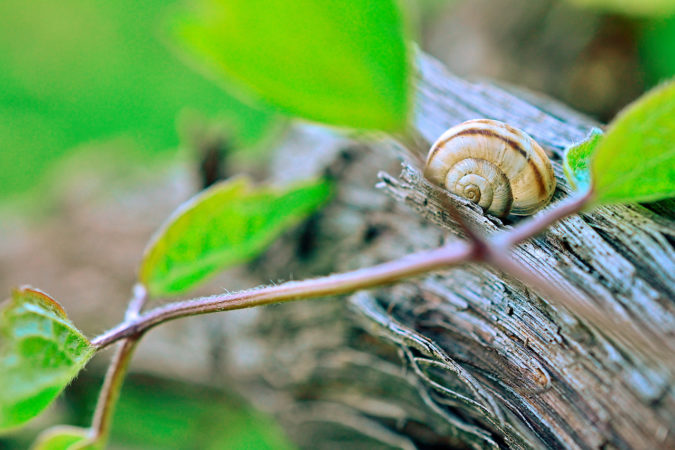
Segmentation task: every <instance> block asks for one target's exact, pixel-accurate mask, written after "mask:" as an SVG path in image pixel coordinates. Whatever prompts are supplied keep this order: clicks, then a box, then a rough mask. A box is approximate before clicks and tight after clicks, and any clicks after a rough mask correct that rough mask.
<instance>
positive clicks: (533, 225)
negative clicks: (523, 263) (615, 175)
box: [491, 190, 593, 249]
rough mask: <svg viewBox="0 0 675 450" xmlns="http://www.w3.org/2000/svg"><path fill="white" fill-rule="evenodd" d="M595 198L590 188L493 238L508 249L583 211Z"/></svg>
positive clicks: (494, 242) (495, 243)
mask: <svg viewBox="0 0 675 450" xmlns="http://www.w3.org/2000/svg"><path fill="white" fill-rule="evenodd" d="M592 199H593V191H592V190H588V191H586V192H585V193H583V194H578V195H575V196H573V197H570V198H568V199H565V200H563V201H561V202H559V203H557V204H556V205H554V206H553V207H551V208H549V209H546V210H544V211H542V212H541V213H539V214H537V215H535V216H534V217H532V218H531V219H529V220H528V221H526V222H524V223H522V224H520V225H518V226H517V227H516V228H514V229H512V230H509V231H505V232H503V233H500V234H498V235H497V236H495V237H494V238H493V239H491V245H494V246H495V247H496V248H500V249H508V248H511V247H514V246H516V245H518V244H520V243H521V242H523V241H526V240H528V239H531V238H533V237H535V236H536V235H538V234H540V233H543V232H544V231H546V229H548V227H550V226H551V225H553V224H554V223H556V222H558V221H559V220H561V219H564V218H565V217H567V216H571V215H572V214H576V213H578V212H579V211H581V210H582V209H583V208H584V207H585V206H586V205H587V204H588V203H589V202H590V201H591V200H592Z"/></svg>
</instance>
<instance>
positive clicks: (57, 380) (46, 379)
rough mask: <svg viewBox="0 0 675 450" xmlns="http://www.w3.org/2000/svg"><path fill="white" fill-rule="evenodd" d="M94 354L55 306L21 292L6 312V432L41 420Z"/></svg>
mask: <svg viewBox="0 0 675 450" xmlns="http://www.w3.org/2000/svg"><path fill="white" fill-rule="evenodd" d="M93 353H94V348H93V347H91V345H90V344H89V341H88V340H87V338H86V337H84V336H83V335H82V334H81V333H80V332H79V331H78V330H77V329H76V328H75V327H74V326H73V324H72V323H71V322H70V320H68V317H66V314H65V312H64V311H63V308H61V305H59V304H58V303H57V302H56V301H55V300H53V299H52V298H50V297H49V296H48V295H47V294H45V293H44V292H41V291H39V290H37V289H32V288H30V287H21V288H19V289H16V290H15V291H14V292H13V294H12V298H11V299H9V300H7V302H5V303H4V304H3V305H2V307H1V308H0V431H3V430H6V429H9V428H12V427H15V426H18V425H21V424H22V423H24V422H26V421H28V420H29V419H32V418H33V417H35V416H36V415H38V414H39V413H40V412H41V411H42V410H43V409H45V408H46V407H47V406H48V405H49V404H50V403H51V402H52V400H54V399H55V398H56V396H57V395H58V394H59V393H60V392H61V391H62V390H63V389H64V388H65V387H66V385H67V384H68V383H69V382H70V381H71V380H72V379H73V378H74V377H75V376H76V375H77V373H78V372H79V371H80V369H81V368H82V367H83V366H84V365H85V364H86V362H87V361H89V358H91V356H92V355H93Z"/></svg>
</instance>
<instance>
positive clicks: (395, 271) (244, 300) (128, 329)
mask: <svg viewBox="0 0 675 450" xmlns="http://www.w3.org/2000/svg"><path fill="white" fill-rule="evenodd" d="M475 253H476V252H474V246H472V245H471V244H469V243H466V242H453V243H452V244H449V245H447V246H444V247H441V248H438V249H435V250H430V251H426V252H420V253H414V254H412V255H408V256H405V257H403V258H401V259H397V260H394V261H390V262H387V263H383V264H379V265H377V266H373V267H368V268H364V269H358V270H354V271H352V272H345V273H339V274H334V275H329V276H326V277H321V278H314V279H310V280H303V281H289V282H287V283H282V284H280V285H277V286H267V287H264V288H257V289H250V290H246V291H242V292H237V293H234V294H219V295H212V296H210V297H202V298H198V299H195V300H187V301H183V302H176V303H170V304H168V305H165V306H161V307H159V308H155V309H152V310H150V311H148V312H146V313H145V314H142V315H140V316H138V317H137V318H136V319H133V320H126V321H125V322H123V323H121V324H120V325H118V326H117V327H115V328H113V329H112V330H109V331H107V332H105V333H103V334H102V335H100V336H98V337H96V338H94V339H93V340H92V344H93V345H94V346H95V347H97V348H98V349H101V348H104V347H107V346H108V345H110V344H112V343H113V342H115V341H118V340H119V339H123V338H125V337H128V336H133V335H136V334H139V333H143V332H144V331H146V330H148V329H149V328H152V327H154V326H156V325H158V324H160V323H162V322H166V321H169V320H174V319H178V318H180V317H186V316H193V315H197V314H206V313H211V312H216V311H229V310H233V309H243V308H252V307H254V306H261V305H267V304H270V303H281V302H287V301H293V300H302V299H306V298H310V297H325V296H329V295H340V294H347V293H351V292H355V291H358V290H361V289H369V288H373V287H376V286H382V285H385V284H390V283H393V282H396V281H399V280H402V279H404V278H409V277H414V276H416V275H420V274H423V273H426V272H430V271H433V270H439V269H445V268H448V267H451V266H453V265H456V264H459V263H462V262H467V261H470V260H473V259H474V255H475Z"/></svg>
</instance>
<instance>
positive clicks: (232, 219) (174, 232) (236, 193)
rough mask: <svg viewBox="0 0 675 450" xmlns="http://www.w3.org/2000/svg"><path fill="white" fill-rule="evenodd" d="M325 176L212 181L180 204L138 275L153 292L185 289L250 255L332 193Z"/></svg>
mask: <svg viewBox="0 0 675 450" xmlns="http://www.w3.org/2000/svg"><path fill="white" fill-rule="evenodd" d="M330 193H331V185H330V183H328V182H326V181H321V182H312V183H304V184H302V185H299V186H296V187H291V188H288V189H285V190H276V189H271V188H258V189H253V188H251V187H250V185H249V182H248V180H247V179H245V178H236V179H233V180H229V181H225V182H222V183H219V184H216V185H214V186H212V187H211V188H209V189H207V190H206V191H204V192H202V193H201V194H199V195H197V196H196V197H194V198H192V199H191V200H189V201H188V202H186V203H185V204H184V205H183V206H181V207H180V208H179V209H178V210H177V211H176V212H175V213H174V215H173V216H172V217H171V218H170V219H169V221H168V222H167V223H166V224H165V225H164V226H163V227H162V228H161V229H160V230H159V231H158V232H157V234H156V235H155V237H154V238H153V239H152V240H151V242H150V244H149V245H148V248H147V249H146V251H145V256H144V258H143V262H142V263H141V267H140V271H139V280H140V282H141V283H143V284H144V285H145V286H146V287H147V288H148V290H149V292H150V294H151V295H154V296H160V295H170V294H178V293H181V292H184V291H186V290H188V289H190V288H192V287H193V286H195V285H196V284H197V283H199V282H200V281H202V280H204V279H205V278H207V277H209V276H210V275H212V274H214V273H215V272H217V271H219V270H222V269H223V268H225V267H227V266H231V265H234V264H237V263H240V262H243V261H246V260H247V259H250V258H252V257H254V256H256V255H257V254H259V253H260V252H262V251H263V250H264V249H265V247H266V246H267V245H268V244H270V243H271V242H272V240H274V239H275V238H276V237H277V236H279V234H281V233H282V232H283V231H284V230H286V229H287V228H289V227H291V226H293V225H295V224H297V223H298V222H299V221H300V220H302V219H303V218H305V217H307V216H308V215H309V214H311V213H312V212H314V211H315V210H316V209H318V208H319V206H321V205H322V204H323V203H325V201H326V200H327V199H328V197H329V196H330Z"/></svg>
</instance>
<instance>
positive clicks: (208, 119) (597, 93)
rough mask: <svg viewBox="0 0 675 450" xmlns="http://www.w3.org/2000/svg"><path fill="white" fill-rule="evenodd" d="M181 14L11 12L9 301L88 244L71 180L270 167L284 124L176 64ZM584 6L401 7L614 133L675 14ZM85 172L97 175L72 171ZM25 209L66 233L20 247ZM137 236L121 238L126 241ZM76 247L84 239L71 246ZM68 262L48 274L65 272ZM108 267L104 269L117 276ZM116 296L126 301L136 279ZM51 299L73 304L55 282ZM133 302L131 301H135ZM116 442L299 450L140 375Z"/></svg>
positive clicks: (672, 38) (464, 63) (144, 10)
mask: <svg viewBox="0 0 675 450" xmlns="http://www.w3.org/2000/svg"><path fill="white" fill-rule="evenodd" d="M289 1H291V0H289ZM175 3H178V2H171V1H169V2H167V1H158V0H150V1H145V2H136V1H131V0H118V1H116V2H91V1H86V0H62V1H60V2H54V1H51V0H28V1H19V0H3V1H2V2H0V206H3V208H0V233H2V234H0V240H3V239H6V242H0V254H2V252H3V251H4V252H5V254H4V255H3V258H7V259H6V260H5V261H1V260H0V288H2V289H3V290H4V292H7V289H6V288H7V286H5V284H7V285H8V286H9V285H12V284H16V283H19V282H20V281H23V280H20V281H19V280H17V278H16V274H15V273H14V272H12V271H11V270H10V268H12V269H15V268H14V267H13V266H14V265H18V264H19V263H18V262H20V261H31V262H32V263H34V266H33V267H31V268H30V269H29V266H28V264H29V263H28V262H26V265H25V266H24V265H23V263H21V264H22V265H21V267H19V268H16V270H18V271H20V272H21V273H23V272H30V270H33V273H35V274H37V273H41V271H42V272H44V270H43V266H40V265H39V264H38V263H37V262H36V259H35V258H34V257H33V256H34V255H40V254H44V252H43V251H42V250H43V249H42V248H41V247H40V245H39V244H33V243H31V240H32V239H33V238H34V236H36V235H38V233H42V234H40V236H42V238H41V239H42V241H35V242H48V243H52V242H54V241H55V240H58V239H54V237H53V236H58V237H59V239H61V238H62V239H64V242H65V241H67V239H73V240H75V239H78V238H79V237H80V235H81V231H78V230H77V228H76V227H75V228H73V221H72V216H68V215H65V213H63V212H62V211H61V210H59V208H61V207H63V205H64V204H65V205H70V206H73V205H77V207H82V210H83V211H84V210H85V208H86V205H85V204H83V203H81V202H82V198H81V197H77V196H76V197H75V200H74V201H72V202H70V203H68V202H66V203H63V202H60V201H58V200H57V199H58V198H59V195H61V194H62V193H61V192H60V190H59V189H60V186H62V185H63V184H62V181H63V179H65V180H78V179H81V180H85V181H86V180H89V179H90V178H91V177H94V178H97V177H98V178H99V179H101V180H104V181H102V182H104V183H110V186H113V184H114V183H118V182H119V180H120V179H121V178H123V177H124V174H125V173H128V172H134V171H137V170H138V167H139V166H143V167H150V169H149V170H150V171H152V170H154V169H153V168H157V167H162V169H161V170H162V171H164V170H165V169H166V167H167V166H169V167H170V166H171V165H172V164H174V162H175V161H180V162H181V164H185V162H186V161H187V164H188V166H189V167H190V170H192V171H194V172H195V173H196V172H198V171H199V170H200V169H199V166H200V164H201V163H203V162H204V161H200V158H201V159H203V158H204V157H205V154H204V151H203V148H200V145H199V142H207V143H208V142H212V141H213V140H214V139H215V140H216V141H217V140H218V139H221V138H223V136H225V138H226V139H227V140H229V144H230V147H232V148H234V149H237V150H241V151H242V152H243V153H245V152H246V151H252V150H258V152H257V153H256V154H261V153H260V149H261V148H262V147H264V145H263V144H264V143H265V142H269V139H270V135H274V134H275V133H276V132H278V130H279V129H280V124H283V123H285V120H284V119H282V118H281V116H280V115H279V114H278V113H277V112H274V111H273V110H272V109H271V107H269V106H263V105H261V104H256V105H253V104H252V103H250V102H249V103H247V102H245V101H243V100H242V98H243V97H241V96H240V95H239V94H238V93H237V92H236V91H235V90H234V89H233V88H232V87H229V86H222V85H217V84H216V83H214V82H212V81H211V80H208V79H206V78H205V77H203V76H202V75H201V74H200V73H198V72H197V71H194V70H192V68H191V67H190V66H188V65H186V64H184V63H183V61H181V59H180V58H179V57H178V56H176V54H174V52H172V50H171V49H170V45H167V42H166V37H165V33H164V32H163V28H162V25H163V24H164V23H165V21H166V19H167V18H168V17H171V11H172V9H173V8H175V7H176V4H175ZM574 3H575V4H572V2H568V1H563V0H559V1H558V0H463V1H460V0H455V1H442V0H417V1H415V0H408V1H407V2H404V3H403V7H404V9H405V11H406V13H407V14H408V16H409V17H410V21H411V25H412V27H411V28H412V30H414V31H413V33H414V36H413V38H414V39H415V40H416V41H417V42H418V43H419V45H420V46H421V48H422V49H423V50H425V51H428V52H430V53H431V54H432V55H434V56H436V57H437V58H439V59H440V60H441V61H443V62H444V63H445V64H446V65H447V66H448V67H449V68H450V69H451V70H452V71H454V72H456V73H457V74H459V75H461V76H464V77H467V78H484V77H486V78H492V79H497V80H500V81H502V82H507V83H513V84H516V85H519V86H523V87H526V88H530V89H533V90H536V91H541V92H544V93H548V94H549V95H551V96H553V97H556V98H559V99H561V100H562V101H563V102H565V103H568V104H570V105H571V106H573V107H574V108H576V109H579V110H581V111H584V112H586V113H588V114H589V115H591V116H594V117H596V118H598V119H600V120H602V121H607V120H609V119H611V117H613V116H614V114H616V112H617V111H619V110H620V109H621V108H622V107H623V106H624V105H626V104H627V103H628V102H630V101H632V100H633V99H635V98H637V97H638V96H639V95H640V94H641V93H643V92H644V91H646V90H647V89H648V88H649V87H651V86H653V85H655V84H657V83H658V82H659V81H660V80H663V79H666V78H669V77H672V76H673V75H674V74H675V15H672V13H673V11H672V7H669V6H668V5H669V2H665V3H663V2H661V3H663V4H665V5H666V6H665V7H663V8H658V7H657V8H656V9H654V10H653V11H648V12H646V13H645V11H642V10H638V11H636V10H632V9H631V8H624V7H623V6H622V7H613V6H612V4H613V3H612V2H611V1H609V0H607V1H605V2H599V1H596V2H594V1H590V0H589V1H581V0H578V1H576V2H574ZM614 3H615V4H623V3H625V2H620V1H616V2H614ZM640 3H644V4H648V3H651V2H649V1H648V0H643V1H642V2H640ZM656 3H659V2H656ZM657 6H658V5H657ZM223 87H225V89H223ZM214 130H215V131H214ZM214 134H215V135H217V137H216V138H214V136H213V135H214ZM218 136H220V137H218ZM223 139H224V138H223ZM92 155H95V156H92ZM73 159H75V160H77V161H80V160H86V161H87V163H85V164H83V165H80V166H78V165H77V164H70V161H71V160H73ZM66 160H67V161H69V163H68V164H65V163H64V161H66ZM111 168H113V169H114V170H113V171H112V172H110V171H111ZM111 173H112V175H111ZM145 173H146V175H147V172H145ZM146 175H143V176H146ZM113 179H114V180H115V181H114V182H113V181H111V180H113ZM194 181H195V180H190V181H187V183H193V184H192V185H191V186H189V188H188V189H187V190H188V191H192V192H194V191H196V190H198V189H199V188H200V187H201V186H200V184H199V183H198V182H194ZM181 182H186V181H185V179H182V180H181ZM115 186H116V184H115ZM163 186H165V185H163ZM162 189H165V187H163V188H162ZM179 191H180V192H182V193H184V192H185V189H184V190H179ZM64 195H65V194H64ZM115 195H119V197H116V200H119V199H122V203H123V202H124V201H136V200H138V199H135V200H134V197H132V196H131V195H129V194H128V193H126V194H125V193H124V191H122V193H119V194H115ZM130 199H131V200H130ZM138 201H140V200H138ZM144 201H146V202H147V204H148V205H153V206H154V205H155V204H156V203H153V201H148V200H147V199H146V200H144ZM27 205H28V206H31V208H30V210H34V208H33V207H35V206H36V205H37V206H38V208H39V209H41V210H42V209H46V210H50V211H51V213H50V214H52V215H53V216H54V217H61V219H60V221H59V220H58V219H57V220H53V221H51V222H46V223H44V224H38V225H37V226H38V227H41V228H31V229H30V230H28V229H26V231H25V232H24V231H22V233H23V234H20V237H21V239H17V237H16V236H17V234H16V232H14V231H13V233H14V234H12V235H11V238H10V237H9V236H10V235H9V234H8V233H5V232H3V231H2V230H3V227H2V226H1V225H2V222H3V221H4V222H5V226H6V227H7V228H4V230H8V229H10V228H11V227H13V225H12V224H14V223H15V222H16V221H17V220H19V221H21V220H24V219H23V216H22V214H24V213H25V210H26V208H25V207H26V206H27ZM122 206H124V205H122ZM121 210H122V211H124V210H125V209H124V207H121ZM93 211H94V212H96V213H97V214H98V220H99V221H101V222H103V225H102V226H101V227H100V229H101V230H103V231H104V232H110V231H111V226H110V222H108V221H106V219H105V216H103V217H104V218H103V219H101V218H100V217H101V210H97V209H93ZM160 213H161V214H164V212H161V211H160V212H159V213H158V214H160ZM59 214H62V215H61V216H59ZM111 214H112V213H111ZM119 216H120V214H119V213H118V214H116V215H115V217H119ZM16 217H22V218H21V219H16ZM92 217H93V216H92ZM10 219H11V220H10ZM78 220H81V222H77V223H84V224H89V225H91V223H92V222H93V219H92V218H91V217H80V216H78ZM129 220H130V221H131V220H136V218H134V217H131V218H130V219H129ZM153 220H154V219H153ZM21 223H23V222H21ZM7 224H9V225H7ZM106 226H107V227H108V228H106ZM115 226H116V225H115ZM125 226H127V224H126V223H123V225H120V226H119V227H118V228H115V229H114V230H113V231H114V232H120V233H121V232H123V231H124V227H125ZM143 226H145V225H143ZM153 226H155V225H154V224H153ZM19 228H20V227H19ZM71 228H73V229H71ZM92 228H93V227H92ZM113 228H114V227H113ZM139 228H141V229H142V230H143V232H142V233H141V232H139V233H138V235H142V236H143V238H145V236H146V234H147V233H146V231H145V230H146V228H143V227H139ZM64 230H65V231H64ZM67 232H72V235H73V236H70V237H69V238H66V237H63V236H65V235H66V233H67ZM45 236H46V237H45ZM22 239H23V240H22ZM134 239H136V238H134ZM10 241H12V242H10ZM135 242H136V241H134V245H129V246H128V247H124V249H125V250H124V251H122V250H120V254H121V253H124V255H122V256H119V257H117V256H116V255H106V256H105V257H110V258H111V259H114V258H116V257H117V258H118V260H119V261H120V266H122V265H123V266H124V267H130V268H129V271H130V272H131V271H133V264H128V260H129V256H128V255H127V254H126V253H127V252H126V250H129V251H130V252H131V251H132V250H133V249H137V248H138V249H140V248H142V241H141V242H140V243H139V244H138V245H136V243H135ZM64 245H66V246H67V244H64ZM22 246H23V247H22ZM8 249H9V250H11V252H9V250H8ZM10 254H11V255H12V256H11V257H10V256H8V255H10ZM16 255H25V258H24V259H22V258H19V257H16ZM97 257H98V256H97ZM105 257H103V259H102V260H101V265H102V266H103V267H106V260H105ZM131 259H132V261H135V260H133V258H131ZM55 261H56V262H54V261H48V263H49V264H51V265H54V264H60V263H61V260H60V259H56V260H55ZM3 264H4V265H3ZM46 264H47V263H45V267H46ZM63 264H64V266H67V264H68V262H64V263H63ZM109 267H110V266H107V267H106V269H105V270H102V272H105V273H106V274H107V275H108V276H109V275H110V273H109V272H110V269H109ZM66 268H67V267H66ZM3 270H4V273H3ZM64 270H65V269H64ZM79 276H80V277H81V276H82V274H80V275H79ZM125 276H127V274H125ZM35 278H37V275H36V276H35ZM110 278H114V277H110ZM81 279H82V278H78V279H77V280H76V281H75V282H73V283H71V284H72V286H70V288H72V289H71V290H72V291H73V292H79V291H82V288H81V284H80V283H81ZM26 281H29V280H26ZM37 281H39V280H37ZM52 281H53V282H54V283H57V282H58V281H62V282H63V285H64V286H66V285H67V283H69V282H72V281H73V280H70V279H67V278H64V277H62V276H57V275H54V276H53V279H52ZM118 281H119V284H120V285H121V286H126V287H125V288H124V289H127V288H128V286H129V285H130V282H131V281H133V278H131V279H129V280H127V279H125V278H124V277H120V280H118ZM105 282H106V280H105V279H102V278H96V279H95V283H94V284H96V285H97V286H101V285H103V286H104V287H105V288H107V286H105ZM44 288H45V289H47V290H48V291H50V292H52V291H56V293H57V294H58V293H59V288H58V287H55V286H51V285H49V283H47V285H45V286H44ZM115 289H117V288H115ZM102 290H104V289H103V288H102ZM109 290H113V288H112V287H110V289H109ZM62 291H63V292H68V288H63V289H62ZM126 292H127V291H121V293H118V295H117V297H118V298H124V297H125V296H126ZM73 298H75V296H74V297H73ZM76 323H77V320H76ZM84 326H86V324H84ZM132 367H133V363H132ZM99 386H100V378H99V374H97V373H93V374H89V373H86V374H85V376H84V377H80V379H78V381H77V383H76V384H75V385H74V386H73V387H72V389H70V390H69V391H68V394H67V396H66V397H65V399H62V400H61V401H60V402H59V404H58V406H57V407H56V408H54V409H53V410H52V413H50V414H51V416H49V417H51V419H49V418H47V419H42V420H45V421H49V420H53V421H54V422H55V423H58V422H61V423H71V424H75V425H78V424H81V425H86V424H88V422H89V420H90V414H91V408H92V405H93V402H94V399H95V395H96V392H97V391H98V388H99ZM149 405H151V406H149ZM37 425H41V422H38V423H37ZM113 430H114V431H113V438H112V446H111V448H118V449H122V448H127V449H133V448H144V449H146V448H187V449H189V448H195V449H196V448H200V449H201V448H242V449H243V448H290V447H289V444H287V442H286V441H285V438H284V437H283V434H282V433H281V431H279V429H278V428H277V427H276V425H274V424H273V423H272V422H271V421H270V419H269V418H267V417H264V416H262V415H261V414H260V413H257V412H254V411H252V410H251V409H250V408H249V407H248V406H246V405H245V404H244V403H243V402H242V400H240V399H238V398H237V397H236V396H233V395H232V394H228V393H223V392H220V391H216V390H213V389H210V388H205V387H200V386H194V385H189V384H186V383H179V382H173V381H170V380H164V379H156V378H152V379H151V378H147V377H139V376H136V377H132V378H131V379H130V380H129V383H128V384H127V385H126V386H125V388H124V391H123V393H122V397H121V404H120V407H119V410H118V413H117V418H116V420H115V423H114V426H113ZM35 431H36V428H35V427H31V428H29V429H27V430H24V431H21V432H18V433H17V434H16V435H15V436H13V437H11V438H2V439H0V448H8V449H13V448H26V446H27V445H28V443H29V442H31V441H32V439H33V438H34V435H35Z"/></svg>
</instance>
